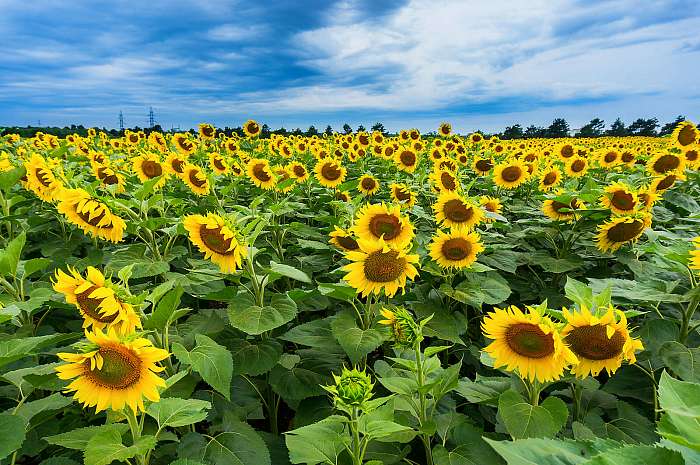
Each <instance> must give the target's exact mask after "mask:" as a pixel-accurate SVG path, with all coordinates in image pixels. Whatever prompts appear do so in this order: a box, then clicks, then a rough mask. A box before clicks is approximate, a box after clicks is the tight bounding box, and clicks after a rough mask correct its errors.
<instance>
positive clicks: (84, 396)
mask: <svg viewBox="0 0 700 465" xmlns="http://www.w3.org/2000/svg"><path fill="white" fill-rule="evenodd" d="M85 337H87V339H88V340H89V341H90V342H91V343H92V345H93V347H94V348H92V349H93V350H90V351H89V352H85V353H79V354H74V353H65V352H63V353H58V354H57V355H58V357H59V358H60V359H61V360H63V361H64V362H68V363H67V364H64V365H60V366H58V367H56V371H57V372H58V377H59V378H60V379H63V380H69V379H73V378H76V379H74V380H73V381H72V382H71V383H70V384H69V385H68V386H67V388H66V390H67V391H69V392H72V391H75V395H74V396H73V398H74V399H76V400H77V401H78V402H80V403H81V404H83V405H84V406H85V407H96V412H100V411H102V410H106V409H108V408H111V409H112V410H114V411H120V410H122V409H124V407H129V408H131V410H133V411H134V412H137V411H139V410H142V411H143V410H145V408H144V405H143V399H144V398H146V399H148V400H150V401H152V402H158V401H159V400H160V396H159V394H158V388H159V387H165V380H164V379H162V378H161V377H159V376H158V375H157V374H156V373H159V372H161V371H163V368H162V367H160V366H158V365H157V363H158V362H160V361H161V360H164V359H166V358H167V357H168V352H167V351H165V350H163V349H158V348H156V347H153V344H151V341H149V340H148V339H143V338H121V337H120V336H119V335H118V334H117V333H116V332H114V331H111V330H110V331H108V332H107V334H105V333H103V332H102V331H101V330H99V329H95V330H94V331H93V332H86V333H85Z"/></svg>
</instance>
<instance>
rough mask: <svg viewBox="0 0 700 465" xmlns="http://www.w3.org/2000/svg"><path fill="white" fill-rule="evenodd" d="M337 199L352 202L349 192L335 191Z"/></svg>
mask: <svg viewBox="0 0 700 465" xmlns="http://www.w3.org/2000/svg"><path fill="white" fill-rule="evenodd" d="M335 199H336V200H340V201H341V202H350V201H351V200H352V196H351V195H350V192H348V191H335Z"/></svg>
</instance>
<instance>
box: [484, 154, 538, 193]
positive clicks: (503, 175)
mask: <svg viewBox="0 0 700 465" xmlns="http://www.w3.org/2000/svg"><path fill="white" fill-rule="evenodd" d="M528 176H529V174H528V170H527V166H525V164H524V163H522V162H521V161H518V160H515V159H513V160H508V161H505V162H502V163H499V164H498V165H496V168H494V170H493V181H494V182H495V183H496V185H497V186H499V187H503V188H505V189H515V188H516V187H518V186H520V185H521V184H522V183H524V182H525V181H527V178H528Z"/></svg>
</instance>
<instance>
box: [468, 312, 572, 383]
mask: <svg viewBox="0 0 700 465" xmlns="http://www.w3.org/2000/svg"><path fill="white" fill-rule="evenodd" d="M481 328H482V331H483V333H484V336H485V337H486V338H488V339H492V340H493V342H492V343H491V344H489V345H488V346H486V347H485V348H484V351H485V352H486V353H488V354H489V355H490V356H491V357H493V359H494V367H495V368H501V367H505V368H506V370H508V371H517V373H518V375H519V376H520V377H521V378H527V379H529V380H530V381H534V380H537V381H539V382H547V381H555V380H557V379H559V378H560V377H561V376H562V374H563V373H564V370H565V369H566V368H567V367H569V366H570V365H575V364H576V363H578V360H577V358H576V355H574V353H573V352H572V351H571V349H569V348H568V347H567V346H566V344H565V343H564V341H563V340H562V337H561V334H560V333H559V331H558V330H557V327H556V326H555V324H554V322H553V321H552V320H551V319H550V318H549V317H547V316H544V315H540V314H539V313H538V312H537V310H535V309H533V308H530V307H528V309H527V313H525V312H523V311H521V310H520V309H519V308H518V307H516V306H515V305H512V306H510V307H509V308H506V309H500V308H496V309H495V310H494V311H493V312H491V313H489V315H487V316H486V318H484V321H483V323H482V324H481Z"/></svg>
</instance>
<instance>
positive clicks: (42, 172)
mask: <svg viewBox="0 0 700 465" xmlns="http://www.w3.org/2000/svg"><path fill="white" fill-rule="evenodd" d="M24 167H25V169H26V171H27V174H26V176H27V182H26V187H27V188H28V189H29V190H31V191H32V192H34V194H36V196H37V197H39V198H40V199H41V200H43V201H44V202H53V201H55V200H57V199H58V198H59V196H60V195H61V192H62V191H63V183H62V182H61V181H59V180H58V179H56V176H55V175H54V173H53V170H52V169H51V167H50V166H49V164H48V163H47V161H46V160H44V158H43V157H41V156H40V155H38V154H36V153H35V154H32V156H31V158H30V159H29V160H27V161H26V162H25V163H24Z"/></svg>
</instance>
